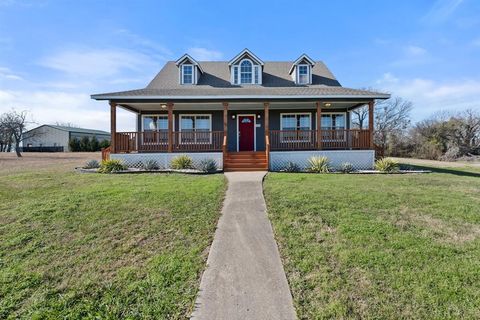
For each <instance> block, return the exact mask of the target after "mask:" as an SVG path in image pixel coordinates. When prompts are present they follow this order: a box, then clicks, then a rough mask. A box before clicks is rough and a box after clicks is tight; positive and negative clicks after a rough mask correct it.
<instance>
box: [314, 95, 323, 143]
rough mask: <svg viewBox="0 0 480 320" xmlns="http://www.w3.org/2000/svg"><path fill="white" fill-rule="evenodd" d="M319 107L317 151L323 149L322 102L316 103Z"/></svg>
mask: <svg viewBox="0 0 480 320" xmlns="http://www.w3.org/2000/svg"><path fill="white" fill-rule="evenodd" d="M315 104H316V105H317V128H316V129H317V149H318V150H321V149H322V130H321V129H322V103H321V102H320V101H317V102H315Z"/></svg>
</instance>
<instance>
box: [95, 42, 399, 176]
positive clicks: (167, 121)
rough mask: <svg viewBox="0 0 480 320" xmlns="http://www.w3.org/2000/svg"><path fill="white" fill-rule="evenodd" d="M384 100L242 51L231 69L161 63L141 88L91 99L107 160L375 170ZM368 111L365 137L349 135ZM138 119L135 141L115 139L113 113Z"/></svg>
mask: <svg viewBox="0 0 480 320" xmlns="http://www.w3.org/2000/svg"><path fill="white" fill-rule="evenodd" d="M389 97H390V96H389V95H388V94H383V93H378V92H371V91H366V90H356V89H350V88H345V87H342V86H341V85H340V83H339V82H338V80H337V79H336V78H335V77H334V75H333V74H332V73H331V72H330V70H329V69H328V68H327V66H326V65H325V64H324V63H323V62H321V61H315V60H313V59H311V58H310V57H309V56H308V55H306V54H302V55H301V56H300V57H298V58H297V59H295V60H292V61H263V60H262V59H260V57H258V56H257V55H255V54H254V53H253V52H251V51H250V50H248V49H244V50H243V51H241V52H240V53H239V54H238V55H236V56H235V57H233V58H232V59H231V60H230V61H197V60H195V59H194V57H192V56H190V55H188V54H185V55H183V56H182V57H181V58H179V59H178V60H177V61H170V62H167V63H166V65H165V66H164V67H163V69H162V70H160V72H159V73H158V74H157V75H156V76H155V78H154V79H153V80H152V81H151V82H150V83H149V84H148V85H147V87H146V88H144V89H138V90H131V91H123V92H113V93H104V94H95V95H92V98H93V99H96V100H105V101H109V103H110V110H111V131H112V144H111V158H114V159H122V160H123V161H124V162H125V163H126V164H128V165H135V164H136V163H141V161H144V160H147V159H154V160H156V161H158V162H159V163H160V164H164V165H165V164H168V162H169V161H170V160H171V159H172V157H175V156H176V155H178V154H179V153H182V154H188V155H189V156H190V157H191V158H192V159H193V160H194V161H199V160H201V159H204V158H213V159H215V160H216V161H217V163H218V164H219V166H220V167H222V166H223V168H224V170H226V171H232V170H265V169H270V170H281V169H282V168H283V167H284V166H286V164H287V163H288V162H289V161H292V162H295V163H297V164H298V165H299V166H300V167H305V166H306V165H307V162H308V159H309V158H310V157H311V156H320V155H324V156H327V157H328V158H329V159H330V160H331V163H332V165H334V166H340V165H341V163H343V162H350V163H352V164H353V165H354V166H355V167H357V168H371V167H372V166H373V162H374V155H375V151H374V144H373V132H372V130H371V128H373V119H374V117H373V102H374V99H388V98H389ZM366 105H368V108H369V111H370V112H369V119H368V120H369V121H368V124H369V126H368V129H361V130H360V129H356V128H351V125H350V122H351V121H350V117H351V112H352V110H355V109H356V108H360V107H364V106H366ZM117 107H121V108H123V109H126V110H130V111H131V112H134V113H135V114H136V115H137V123H136V127H137V129H136V131H135V132H117V130H116V110H117Z"/></svg>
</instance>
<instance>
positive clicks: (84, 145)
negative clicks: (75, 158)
mask: <svg viewBox="0 0 480 320" xmlns="http://www.w3.org/2000/svg"><path fill="white" fill-rule="evenodd" d="M80 151H84V152H88V151H91V150H90V139H89V138H88V137H87V136H83V137H82V139H80Z"/></svg>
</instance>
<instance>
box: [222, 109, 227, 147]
mask: <svg viewBox="0 0 480 320" xmlns="http://www.w3.org/2000/svg"><path fill="white" fill-rule="evenodd" d="M227 130H228V102H224V103H223V141H224V142H225V144H227V136H228V134H227Z"/></svg>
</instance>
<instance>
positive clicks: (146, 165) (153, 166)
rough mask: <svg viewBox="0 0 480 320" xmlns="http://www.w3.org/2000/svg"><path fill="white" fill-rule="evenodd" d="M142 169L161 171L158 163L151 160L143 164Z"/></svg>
mask: <svg viewBox="0 0 480 320" xmlns="http://www.w3.org/2000/svg"><path fill="white" fill-rule="evenodd" d="M142 168H143V169H145V170H158V169H160V166H159V165H158V163H157V161H155V160H153V159H150V160H147V161H145V162H143V163H142Z"/></svg>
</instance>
